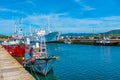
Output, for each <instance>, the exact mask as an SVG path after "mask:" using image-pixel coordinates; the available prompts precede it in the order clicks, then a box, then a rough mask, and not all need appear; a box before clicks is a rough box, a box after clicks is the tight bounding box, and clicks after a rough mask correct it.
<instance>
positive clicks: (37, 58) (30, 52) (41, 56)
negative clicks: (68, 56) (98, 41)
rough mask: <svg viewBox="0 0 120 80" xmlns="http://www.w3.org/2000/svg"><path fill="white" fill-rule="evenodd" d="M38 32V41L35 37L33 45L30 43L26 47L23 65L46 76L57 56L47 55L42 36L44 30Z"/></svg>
mask: <svg viewBox="0 0 120 80" xmlns="http://www.w3.org/2000/svg"><path fill="white" fill-rule="evenodd" d="M39 34H40V35H41V36H40V41H39V38H38V37H36V38H35V39H36V43H35V45H30V46H28V48H27V49H26V53H25V61H24V62H23V66H24V67H25V68H26V69H29V70H31V71H34V72H37V73H40V74H42V75H44V76H46V75H47V74H48V73H49V72H50V71H51V70H52V64H53V63H54V61H55V60H56V59H57V58H58V57H56V56H48V54H47V50H46V43H45V36H44V34H45V32H44V31H41V32H40V33H39Z"/></svg>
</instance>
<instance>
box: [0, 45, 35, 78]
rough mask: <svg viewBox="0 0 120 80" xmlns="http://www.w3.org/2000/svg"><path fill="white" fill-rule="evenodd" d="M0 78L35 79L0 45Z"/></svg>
mask: <svg viewBox="0 0 120 80" xmlns="http://www.w3.org/2000/svg"><path fill="white" fill-rule="evenodd" d="M0 80H35V79H34V78H33V76H32V75H30V74H29V73H28V72H27V71H26V70H25V69H24V68H23V66H22V65H20V64H19V63H18V62H17V60H16V59H14V58H13V57H12V56H11V55H10V54H9V53H8V52H7V51H6V50H5V49H4V48H3V47H2V46H1V45H0Z"/></svg>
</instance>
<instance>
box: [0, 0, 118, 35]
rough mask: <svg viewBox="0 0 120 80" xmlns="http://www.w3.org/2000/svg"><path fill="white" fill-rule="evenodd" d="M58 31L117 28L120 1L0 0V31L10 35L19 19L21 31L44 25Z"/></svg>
mask: <svg viewBox="0 0 120 80" xmlns="http://www.w3.org/2000/svg"><path fill="white" fill-rule="evenodd" d="M48 17H49V22H50V28H51V30H52V31H60V32H62V33H68V32H74V33H75V32H76V33H89V32H93V30H94V32H95V33H99V32H105V31H109V30H112V29H120V0H0V27H1V31H0V34H1V33H3V34H12V33H13V29H14V23H15V22H19V19H20V18H22V27H23V28H24V31H26V32H29V27H30V25H31V24H32V29H34V28H40V27H45V26H46V24H47V19H48Z"/></svg>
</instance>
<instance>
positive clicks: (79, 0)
mask: <svg viewBox="0 0 120 80" xmlns="http://www.w3.org/2000/svg"><path fill="white" fill-rule="evenodd" d="M74 1H75V2H76V3H77V4H79V5H80V6H82V10H84V11H91V10H95V8H93V7H90V6H89V5H86V4H85V3H83V1H82V0H74Z"/></svg>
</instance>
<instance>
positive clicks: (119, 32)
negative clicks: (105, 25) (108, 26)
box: [104, 29, 120, 34]
mask: <svg viewBox="0 0 120 80" xmlns="http://www.w3.org/2000/svg"><path fill="white" fill-rule="evenodd" d="M104 34H120V29H116V30H111V31H108V32H105V33H104Z"/></svg>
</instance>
